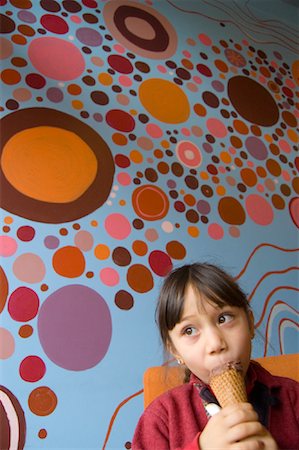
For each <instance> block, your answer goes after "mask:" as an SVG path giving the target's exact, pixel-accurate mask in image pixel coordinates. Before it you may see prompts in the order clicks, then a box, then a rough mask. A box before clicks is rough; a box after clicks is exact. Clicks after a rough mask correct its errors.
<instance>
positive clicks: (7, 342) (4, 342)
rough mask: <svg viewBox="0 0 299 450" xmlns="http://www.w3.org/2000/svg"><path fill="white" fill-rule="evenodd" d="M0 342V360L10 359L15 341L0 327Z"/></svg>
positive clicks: (7, 331)
mask: <svg viewBox="0 0 299 450" xmlns="http://www.w3.org/2000/svg"><path fill="white" fill-rule="evenodd" d="M0 342H1V345H0V359H7V358H10V357H11V355H13V353H14V351H15V340H14V337H13V335H12V334H11V333H10V331H9V330H7V329H6V328H2V327H0Z"/></svg>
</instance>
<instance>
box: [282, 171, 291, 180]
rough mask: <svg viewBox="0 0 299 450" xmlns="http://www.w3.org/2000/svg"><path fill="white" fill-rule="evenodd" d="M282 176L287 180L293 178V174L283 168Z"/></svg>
mask: <svg viewBox="0 0 299 450" xmlns="http://www.w3.org/2000/svg"><path fill="white" fill-rule="evenodd" d="M281 176H282V178H283V179H284V180H285V181H290V179H291V175H290V174H289V172H287V171H286V170H283V171H282V172H281Z"/></svg>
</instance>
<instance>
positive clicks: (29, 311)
mask: <svg viewBox="0 0 299 450" xmlns="http://www.w3.org/2000/svg"><path fill="white" fill-rule="evenodd" d="M38 308H39V298H38V295H37V294H36V292H35V291H33V290H32V289H30V288H28V287H26V286H21V287H19V288H17V289H16V290H15V291H13V292H12V293H11V295H10V297H9V299H8V312H9V314H10V316H11V318H12V319H13V320H16V321H17V322H28V321H29V320H32V319H33V318H34V317H35V316H36V315H37V313H38Z"/></svg>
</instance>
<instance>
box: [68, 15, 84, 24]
mask: <svg viewBox="0 0 299 450" xmlns="http://www.w3.org/2000/svg"><path fill="white" fill-rule="evenodd" d="M70 19H71V21H72V22H74V23H77V24H79V23H81V22H82V19H81V17H79V16H71V17H70Z"/></svg>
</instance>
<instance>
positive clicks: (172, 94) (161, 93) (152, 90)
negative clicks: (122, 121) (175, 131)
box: [139, 78, 190, 123]
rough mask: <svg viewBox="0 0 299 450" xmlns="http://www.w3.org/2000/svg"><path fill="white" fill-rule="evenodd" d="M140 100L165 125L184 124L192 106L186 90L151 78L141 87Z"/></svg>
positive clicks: (168, 82)
mask: <svg viewBox="0 0 299 450" xmlns="http://www.w3.org/2000/svg"><path fill="white" fill-rule="evenodd" d="M139 100H140V102H141V103H142V105H143V106H144V108H145V109H146V110H147V111H148V112H149V113H150V114H151V115H152V116H153V117H155V118H156V119H158V120H160V121H161V122H164V123H183V122H186V120H187V119H188V118H189V115H190V106H189V101H188V97H187V96H186V94H185V92H184V90H183V89H182V88H181V87H179V86H177V85H176V84H174V83H173V82H171V81H168V80H163V79H160V78H149V79H147V80H145V81H143V82H142V83H141V85H140V86H139Z"/></svg>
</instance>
